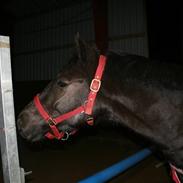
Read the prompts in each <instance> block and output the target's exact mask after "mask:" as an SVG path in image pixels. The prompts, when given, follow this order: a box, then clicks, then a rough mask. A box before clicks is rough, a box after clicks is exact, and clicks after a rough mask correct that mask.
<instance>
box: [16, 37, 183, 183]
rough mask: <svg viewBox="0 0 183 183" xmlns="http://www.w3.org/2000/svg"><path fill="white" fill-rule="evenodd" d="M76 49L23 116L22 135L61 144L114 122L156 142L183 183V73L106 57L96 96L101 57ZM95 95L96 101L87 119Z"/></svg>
mask: <svg viewBox="0 0 183 183" xmlns="http://www.w3.org/2000/svg"><path fill="white" fill-rule="evenodd" d="M76 43H77V54H74V55H73V57H72V58H71V60H70V63H69V64H68V65H67V66H66V67H65V68H63V69H62V70H61V72H60V73H59V74H58V76H57V78H56V79H55V80H53V81H52V82H51V83H50V84H49V85H48V86H47V87H46V88H45V89H44V90H43V91H42V92H41V93H40V94H39V95H38V96H37V97H36V98H35V99H34V101H32V102H30V103H29V104H28V105H27V106H26V107H25V109H24V110H23V111H22V112H21V113H20V115H19V118H18V121H17V125H18V129H19V132H20V134H21V135H22V136H23V137H24V138H26V139H27V140H29V141H32V142H33V141H40V140H42V139H44V138H45V135H46V137H48V138H54V137H55V138H58V139H61V138H65V137H63V135H64V134H66V136H67V137H68V136H69V135H71V134H73V133H74V132H75V131H76V130H78V129H79V128H80V127H81V126H82V125H83V124H84V123H85V122H86V121H90V122H91V121H92V119H94V124H97V123H98V122H100V121H105V120H107V121H111V122H113V123H114V121H115V123H119V124H121V125H122V126H124V127H127V128H129V129H132V130H133V131H134V132H136V133H137V134H140V135H142V136H144V137H145V138H147V139H149V140H150V141H152V142H153V143H154V144H155V145H156V147H157V148H158V149H159V150H160V151H161V152H162V153H163V154H164V156H165V158H166V159H167V161H168V162H169V164H170V165H172V166H175V167H176V169H175V168H172V170H175V171H176V172H177V174H178V176H179V177H180V179H181V181H182V182H183V178H182V169H183V81H182V79H183V67H180V66H178V65H174V64H167V63H162V62H161V63H160V62H155V61H150V60H148V59H146V58H144V57H141V56H136V55H129V54H121V53H120V54H119V53H113V52H108V53H106V58H107V61H106V65H105V66H104V67H105V70H104V72H103V73H102V74H101V81H102V83H101V87H100V90H99V91H98V89H99V85H100V78H99V79H96V78H95V79H94V80H93V82H94V83H93V85H92V86H91V87H90V84H91V81H92V79H93V78H94V75H96V69H97V67H100V66H98V63H99V53H98V51H96V49H95V48H94V47H90V46H89V45H87V44H86V43H85V42H83V41H81V40H80V39H79V38H77V39H76ZM103 59H105V58H103ZM91 90H94V91H91ZM91 92H94V93H97V96H95V97H96V100H95V99H94V106H93V108H92V111H91V112H89V113H87V112H85V110H86V106H87V105H88V103H89V100H90V99H91V98H90V97H89V95H90V94H91ZM92 99H93V98H92ZM87 110H88V109H87ZM60 115H61V116H60ZM58 118H59V119H58ZM55 119H56V120H55ZM60 119H61V121H60V122H59V120H60ZM55 121H56V122H55ZM57 122H58V123H57ZM175 176H176V173H175V174H174V179H176V178H175ZM177 182H178V181H177Z"/></svg>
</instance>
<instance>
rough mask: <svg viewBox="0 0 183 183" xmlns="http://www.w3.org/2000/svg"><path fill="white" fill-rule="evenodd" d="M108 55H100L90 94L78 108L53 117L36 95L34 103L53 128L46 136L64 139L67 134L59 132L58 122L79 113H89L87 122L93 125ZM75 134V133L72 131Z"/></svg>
mask: <svg viewBox="0 0 183 183" xmlns="http://www.w3.org/2000/svg"><path fill="white" fill-rule="evenodd" d="M106 59H107V58H106V57H105V56H104V55H100V57H99V63H98V67H97V70H96V72H95V77H94V79H93V80H92V81H91V84H90V92H89V95H88V98H87V100H86V102H85V104H83V105H82V106H79V107H77V108H76V109H74V110H72V111H69V112H67V113H65V114H62V115H60V116H58V117H56V118H53V117H51V116H50V114H49V113H48V112H47V111H46V110H45V109H44V107H43V105H42V104H41V102H40V99H39V96H38V95H36V96H35V97H34V104H35V106H36V108H37V110H38V112H39V114H40V115H41V117H42V118H43V119H44V121H45V122H46V123H47V124H48V125H49V127H50V128H51V130H52V133H50V132H48V133H47V134H45V136H46V137H47V138H49V139H54V138H56V139H62V138H63V137H64V135H65V132H59V130H58V128H57V124H59V123H62V122H63V121H65V120H67V119H69V118H72V117H74V116H76V115H77V114H81V113H84V114H86V115H87V117H88V118H87V123H88V124H89V125H93V117H92V112H93V107H94V104H95V99H96V96H97V93H98V91H99V89H100V86H101V78H102V75H103V72H104V68H105V65H106ZM67 134H68V133H67ZM72 134H73V133H72Z"/></svg>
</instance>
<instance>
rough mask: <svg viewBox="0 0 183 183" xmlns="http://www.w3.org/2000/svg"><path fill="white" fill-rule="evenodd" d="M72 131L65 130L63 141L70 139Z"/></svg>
mask: <svg viewBox="0 0 183 183" xmlns="http://www.w3.org/2000/svg"><path fill="white" fill-rule="evenodd" d="M69 136H70V133H68V132H64V136H63V137H62V138H61V140H62V141H65V140H68V138H69Z"/></svg>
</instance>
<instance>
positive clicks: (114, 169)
mask: <svg viewBox="0 0 183 183" xmlns="http://www.w3.org/2000/svg"><path fill="white" fill-rule="evenodd" d="M150 154H151V151H150V150H149V149H143V150H141V151H139V152H137V153H136V154H134V155H132V156H130V157H128V158H127V159H124V160H122V161H120V162H118V163H116V164H114V165H112V166H110V167H108V168H106V169H104V170H102V171H100V172H98V173H96V174H94V175H92V176H90V177H88V178H86V179H83V180H81V181H79V182H78V183H104V182H106V181H108V180H110V179H112V178H113V177H115V176H116V175H118V174H120V173H122V172H124V171H125V170H127V169H128V168H130V167H132V166H134V165H135V164H137V163H138V162H140V161H142V160H143V159H145V158H146V157H147V156H149V155H150Z"/></svg>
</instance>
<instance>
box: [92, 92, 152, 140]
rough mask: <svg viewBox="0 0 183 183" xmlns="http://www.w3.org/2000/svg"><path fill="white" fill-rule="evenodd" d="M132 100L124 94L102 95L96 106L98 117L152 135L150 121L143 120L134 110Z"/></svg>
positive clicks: (144, 134) (145, 134) (139, 132)
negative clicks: (118, 95)
mask: <svg viewBox="0 0 183 183" xmlns="http://www.w3.org/2000/svg"><path fill="white" fill-rule="evenodd" d="M132 108H133V105H132V101H131V100H130V98H128V97H124V96H120V97H117V96H111V97H110V98H108V97H105V96H101V97H100V99H99V101H98V102H97V106H96V108H95V115H96V118H102V119H100V120H99V121H105V120H107V121H111V122H112V123H119V124H121V125H122V126H126V127H128V128H130V129H132V130H133V131H135V132H136V133H138V134H141V135H143V136H147V137H150V138H151V137H152V136H153V132H152V131H151V127H150V126H148V123H146V122H145V121H143V119H141V118H140V117H138V116H137V115H136V114H135V113H133V112H132V111H133V110H132Z"/></svg>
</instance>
